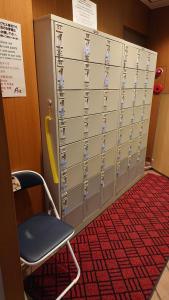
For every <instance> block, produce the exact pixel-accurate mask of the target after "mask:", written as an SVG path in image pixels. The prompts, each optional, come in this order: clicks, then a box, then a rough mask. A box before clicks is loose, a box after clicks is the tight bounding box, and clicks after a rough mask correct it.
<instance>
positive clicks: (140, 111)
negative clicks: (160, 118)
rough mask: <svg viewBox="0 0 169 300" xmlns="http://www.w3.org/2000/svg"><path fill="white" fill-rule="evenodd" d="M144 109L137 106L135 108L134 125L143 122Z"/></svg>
mask: <svg viewBox="0 0 169 300" xmlns="http://www.w3.org/2000/svg"><path fill="white" fill-rule="evenodd" d="M143 113H144V107H143V106H136V107H134V123H136V122H141V121H142V120H143Z"/></svg>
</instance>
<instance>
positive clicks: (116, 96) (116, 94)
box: [104, 90, 120, 112]
mask: <svg viewBox="0 0 169 300" xmlns="http://www.w3.org/2000/svg"><path fill="white" fill-rule="evenodd" d="M119 101H120V90H105V91H104V108H105V109H104V111H107V112H109V111H113V110H118V108H119Z"/></svg>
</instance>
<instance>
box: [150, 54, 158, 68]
mask: <svg viewBox="0 0 169 300" xmlns="http://www.w3.org/2000/svg"><path fill="white" fill-rule="evenodd" d="M156 61H157V54H156V53H150V62H149V71H155V69H156Z"/></svg>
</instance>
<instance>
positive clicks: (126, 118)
mask: <svg viewBox="0 0 169 300" xmlns="http://www.w3.org/2000/svg"><path fill="white" fill-rule="evenodd" d="M132 123H133V108H126V109H123V110H121V112H120V118H119V127H124V126H127V125H130V124H132Z"/></svg>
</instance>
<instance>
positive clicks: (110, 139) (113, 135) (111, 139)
mask: <svg viewBox="0 0 169 300" xmlns="http://www.w3.org/2000/svg"><path fill="white" fill-rule="evenodd" d="M104 140H105V147H104V149H105V151H108V150H110V149H111V148H112V147H114V146H116V144H117V130H113V131H110V132H108V133H106V134H105V139H104Z"/></svg>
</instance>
